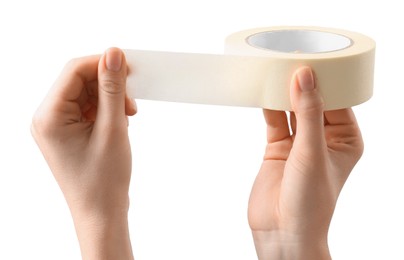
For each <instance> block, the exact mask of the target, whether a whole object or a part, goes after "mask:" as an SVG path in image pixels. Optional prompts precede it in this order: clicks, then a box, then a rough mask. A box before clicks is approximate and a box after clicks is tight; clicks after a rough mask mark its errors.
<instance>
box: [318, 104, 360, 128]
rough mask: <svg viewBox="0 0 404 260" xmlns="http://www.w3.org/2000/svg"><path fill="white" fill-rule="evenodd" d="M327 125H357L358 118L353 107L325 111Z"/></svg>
mask: <svg viewBox="0 0 404 260" xmlns="http://www.w3.org/2000/svg"><path fill="white" fill-rule="evenodd" d="M324 115H325V119H326V125H356V124H357V122H356V118H355V115H354V113H353V111H352V109H351V108H346V109H339V110H330V111H326V112H324Z"/></svg>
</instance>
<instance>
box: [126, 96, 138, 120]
mask: <svg viewBox="0 0 404 260" xmlns="http://www.w3.org/2000/svg"><path fill="white" fill-rule="evenodd" d="M136 112H137V105H136V101H135V99H132V98H129V97H128V96H126V97H125V113H126V115H127V116H133V115H135V114H136Z"/></svg>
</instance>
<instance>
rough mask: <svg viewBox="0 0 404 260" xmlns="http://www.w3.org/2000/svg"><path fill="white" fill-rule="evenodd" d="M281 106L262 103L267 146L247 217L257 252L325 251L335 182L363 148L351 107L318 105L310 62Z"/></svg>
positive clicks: (286, 255) (277, 255)
mask: <svg viewBox="0 0 404 260" xmlns="http://www.w3.org/2000/svg"><path fill="white" fill-rule="evenodd" d="M290 96H291V102H292V107H293V111H294V113H291V115H290V122H289V123H290V128H291V130H292V131H291V132H292V133H291V132H290V130H289V124H288V119H287V116H286V113H285V112H282V111H271V110H264V117H265V120H266V123H267V147H266V151H265V156H264V161H263V163H262V166H261V169H260V171H259V173H258V175H257V178H256V180H255V183H254V185H253V188H252V191H251V196H250V201H249V208H248V220H249V224H250V227H251V230H252V233H253V237H254V242H255V246H256V249H257V254H258V257H259V259H331V257H330V253H329V250H328V245H327V234H328V229H329V226H330V222H331V218H332V215H333V212H334V209H335V205H336V202H337V199H338V196H339V194H340V192H341V189H342V187H343V185H344V183H345V181H346V180H347V178H348V176H349V174H350V172H351V170H352V169H353V167H354V166H355V164H356V162H357V161H358V160H359V159H360V157H361V155H362V153H363V141H362V137H361V133H360V130H359V127H358V124H357V122H356V119H355V116H354V114H353V112H352V110H351V109H341V110H335V111H327V112H324V109H323V108H324V104H323V100H322V98H321V96H320V94H319V92H318V90H317V88H316V87H315V80H314V76H313V73H312V71H311V70H310V68H307V67H304V68H301V69H299V70H298V71H297V72H296V73H295V76H294V77H293V79H292V82H291V86H290Z"/></svg>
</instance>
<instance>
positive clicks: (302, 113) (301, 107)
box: [290, 67, 325, 156]
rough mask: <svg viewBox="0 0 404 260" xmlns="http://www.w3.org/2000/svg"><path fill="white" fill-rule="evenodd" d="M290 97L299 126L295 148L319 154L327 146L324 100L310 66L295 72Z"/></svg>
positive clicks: (308, 153)
mask: <svg viewBox="0 0 404 260" xmlns="http://www.w3.org/2000/svg"><path fill="white" fill-rule="evenodd" d="M290 97H291V102H292V108H293V110H294V112H295V115H296V126H297V129H296V133H295V134H296V137H295V141H294V149H296V150H297V151H299V152H304V153H307V155H308V156H313V155H314V154H318V152H320V151H322V149H323V148H324V147H325V146H324V144H325V138H324V116H323V112H324V102H323V99H322V97H321V95H320V93H319V91H318V90H317V88H316V85H315V80H314V76H313V72H312V70H311V69H310V68H309V67H303V68H300V69H298V70H297V71H296V73H295V74H294V77H293V79H292V82H291V87H290ZM313 153H314V154H313Z"/></svg>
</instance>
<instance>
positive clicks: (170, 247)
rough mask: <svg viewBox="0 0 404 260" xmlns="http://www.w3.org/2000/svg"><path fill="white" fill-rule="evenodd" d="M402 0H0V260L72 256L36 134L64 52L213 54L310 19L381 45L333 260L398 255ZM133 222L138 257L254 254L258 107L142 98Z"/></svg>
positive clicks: (135, 140)
mask: <svg viewBox="0 0 404 260" xmlns="http://www.w3.org/2000/svg"><path fill="white" fill-rule="evenodd" d="M399 3H400V1H392V0H385V1H352V0H339V1H334V2H331V1H321V0H307V1H290V0H289V1H287V0H285V1H270V0H266V1H258V0H249V1H234V0H232V1H230V0H229V1H218V0H204V1H186V0H171V1H164V0H148V1H122V0H120V1H110V2H106V1H79V0H70V1H44V0H37V1H28V0H26V1H17V0H16V1H2V2H1V3H0V29H1V30H0V47H1V48H0V52H1V55H0V95H1V101H0V113H1V116H0V119H1V127H0V259H79V258H80V254H79V247H78V243H77V241H76V237H75V233H74V228H73V224H72V221H71V218H70V214H69V211H68V208H67V206H66V205H65V202H64V199H63V196H62V194H61V192H60V190H59V188H58V186H57V185H56V183H55V181H54V180H53V177H52V175H51V173H50V171H49V170H48V168H47V165H46V163H45V161H44V159H43V158H42V155H41V154H40V152H39V150H38V149H37V147H36V145H35V143H34V141H33V140H32V138H31V136H30V132H29V127H30V121H31V117H32V114H33V113H34V111H35V109H36V107H37V106H38V104H39V103H40V102H41V100H42V98H43V97H44V96H45V94H46V92H47V90H48V88H49V87H50V86H51V85H52V83H53V81H54V79H55V78H56V77H57V75H58V74H59V72H60V70H61V69H62V67H63V65H64V64H65V63H66V62H67V61H68V60H69V59H71V58H73V57H77V56H83V55H89V54H94V53H101V52H103V51H104V50H105V49H106V48H108V47H110V46H118V47H121V48H133V49H152V50H166V51H184V52H204V53H221V51H222V49H223V46H222V44H223V39H224V37H225V36H226V35H228V34H230V33H232V32H235V31H239V30H243V29H248V28H253V27H262V26H277V25H308V26H311V25H313V26H323V27H336V28H341V29H347V30H352V31H358V32H361V33H364V34H366V35H368V36H371V37H372V38H374V39H375V40H376V42H377V55H376V71H375V92H374V97H373V98H372V99H371V100H370V101H369V102H367V103H365V104H363V105H360V106H358V107H356V108H355V112H356V115H357V117H358V121H359V123H360V126H361V129H362V132H363V137H364V140H365V144H366V148H365V153H364V155H363V157H362V159H361V161H360V162H359V164H358V165H357V167H356V168H355V169H354V171H353V172H352V175H351V177H350V179H349V180H348V182H347V184H346V186H345V188H344V190H343V192H342V194H341V197H340V200H339V203H338V206H337V209H336V213H335V215H334V218H333V222H332V226H331V230H330V234H329V244H330V248H331V253H332V255H333V258H334V259H404V251H403V249H402V248H403V247H402V246H403V243H404V241H403V240H404V239H403V234H404V221H403V220H404V213H403V212H404V211H403V206H402V205H403V200H404V199H403V198H404V189H403V180H404V177H403V175H404V166H403V163H402V162H403V160H404V153H403V152H402V150H403V147H404V141H403V133H402V131H403V129H404V123H403V116H402V114H403V112H404V108H403V88H404V85H403V68H402V67H403V58H404V56H403V46H404V37H403V35H402V33H403V30H402V26H400V24H401V25H402V24H404V18H403V14H402V7H399ZM138 107H139V113H138V115H136V117H134V118H132V119H131V122H130V137H131V142H132V150H133V165H134V166H133V178H132V183H131V190H130V196H131V211H130V231H131V237H132V244H133V249H134V253H135V256H136V258H137V259H142V260H145V259H151V260H154V259H178V260H179V259H255V258H256V256H255V250H254V247H253V242H252V238H251V235H250V231H249V227H248V224H247V217H246V216H247V213H246V208H247V201H248V196H249V192H250V188H251V185H252V182H253V180H254V178H255V174H256V173H257V171H258V168H259V165H260V162H261V158H262V155H263V151H264V146H265V124H264V121H263V118H262V112H261V110H260V109H253V108H234V107H220V106H208V105H191V104H175V103H168V102H156V101H154V102H153V101H141V100H139V101H138Z"/></svg>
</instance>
